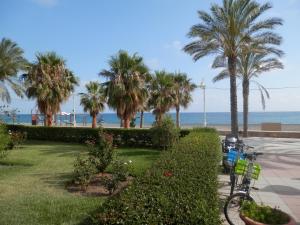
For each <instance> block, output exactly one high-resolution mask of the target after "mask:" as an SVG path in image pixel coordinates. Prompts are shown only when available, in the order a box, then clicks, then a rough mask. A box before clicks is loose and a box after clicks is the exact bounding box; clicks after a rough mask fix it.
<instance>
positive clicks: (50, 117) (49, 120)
mask: <svg viewBox="0 0 300 225" xmlns="http://www.w3.org/2000/svg"><path fill="white" fill-rule="evenodd" d="M47 126H48V127H51V126H52V113H47Z"/></svg>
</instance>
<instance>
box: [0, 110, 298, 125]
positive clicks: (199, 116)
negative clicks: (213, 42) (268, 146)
mask: <svg viewBox="0 0 300 225" xmlns="http://www.w3.org/2000/svg"><path fill="white" fill-rule="evenodd" d="M168 115H170V116H171V117H172V118H173V119H174V121H175V118H176V114H175V113H168ZM38 117H39V122H40V123H41V124H42V122H43V115H39V116H38ZM75 117H76V124H77V125H81V124H82V125H86V124H90V123H91V122H92V118H91V117H90V116H89V114H76V116H75ZM31 118H32V117H31V114H17V115H14V116H12V115H9V116H7V115H3V114H2V115H1V114H0V120H2V121H4V122H5V123H10V124H31ZM73 118H74V117H73V115H72V114H71V115H63V116H61V115H57V116H56V119H55V121H56V124H57V125H68V124H72V123H73ZM242 119H243V114H242V113H239V114H238V121H239V124H242V122H243V120H242ZM154 120H155V117H154V115H153V114H152V113H144V125H146V126H150V125H152V124H153V122H154ZM206 120H207V124H208V125H228V124H230V112H207V113H206ZM97 121H98V122H100V123H102V124H104V125H105V124H109V125H119V124H120V120H119V118H118V117H117V115H116V114H115V113H102V114H99V116H98V118H97ZM139 121H140V114H139V113H138V114H137V115H136V122H135V123H136V124H137V125H138V124H139ZM180 121H181V125H182V126H197V125H199V126H201V125H202V124H203V122H204V113H200V112H182V113H180ZM268 122H272V123H273V122H274V123H282V124H300V112H250V113H249V124H261V123H268Z"/></svg>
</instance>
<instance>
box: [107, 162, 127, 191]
mask: <svg viewBox="0 0 300 225" xmlns="http://www.w3.org/2000/svg"><path fill="white" fill-rule="evenodd" d="M131 165H132V161H131V160H129V161H124V160H120V159H115V160H114V161H112V163H111V167H112V168H111V174H112V178H111V179H109V178H107V177H104V180H103V181H104V185H105V187H106V188H107V189H108V191H109V193H110V194H112V193H113V192H114V191H115V190H116V189H117V188H118V185H119V183H120V182H122V181H126V180H127V177H128V176H129V174H130V172H131V170H132V166H131Z"/></svg>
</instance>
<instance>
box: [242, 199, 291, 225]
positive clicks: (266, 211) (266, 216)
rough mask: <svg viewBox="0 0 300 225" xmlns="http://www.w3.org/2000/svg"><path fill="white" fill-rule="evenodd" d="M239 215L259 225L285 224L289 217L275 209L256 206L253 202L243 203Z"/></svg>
mask: <svg viewBox="0 0 300 225" xmlns="http://www.w3.org/2000/svg"><path fill="white" fill-rule="evenodd" d="M241 214H242V215H244V216H246V217H248V218H250V219H252V220H254V221H256V222H260V223H265V224H279V225H280V224H286V223H288V222H289V216H288V215H287V214H285V213H283V212H282V211H280V210H279V209H277V208H272V207H270V206H264V205H257V204H256V203H255V202H254V201H245V202H243V206H242V209H241Z"/></svg>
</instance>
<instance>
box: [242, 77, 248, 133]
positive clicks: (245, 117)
mask: <svg viewBox="0 0 300 225" xmlns="http://www.w3.org/2000/svg"><path fill="white" fill-rule="evenodd" d="M248 107H249V80H247V79H244V80H243V127H244V132H243V136H244V137H248Z"/></svg>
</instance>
